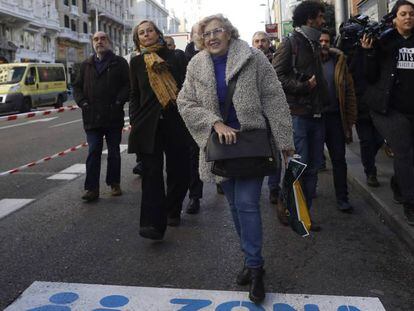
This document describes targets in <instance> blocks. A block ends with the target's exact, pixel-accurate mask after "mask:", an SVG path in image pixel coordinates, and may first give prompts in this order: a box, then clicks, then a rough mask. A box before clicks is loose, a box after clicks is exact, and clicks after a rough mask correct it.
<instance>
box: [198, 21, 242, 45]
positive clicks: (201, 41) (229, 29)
mask: <svg viewBox="0 0 414 311" xmlns="http://www.w3.org/2000/svg"><path fill="white" fill-rule="evenodd" d="M214 20H217V21H219V22H220V23H221V24H222V27H223V28H224V29H225V30H226V31H227V32H228V33H229V34H230V37H231V38H232V39H238V38H239V37H240V35H239V31H238V30H237V28H236V27H234V26H233V24H232V23H231V22H230V21H229V19H228V18H226V17H224V16H223V14H214V15H210V16H207V17H204V18H203V19H202V20H201V21H199V22H198V31H197V36H196V37H195V38H194V43H195V44H196V45H197V47H198V48H199V49H200V50H203V49H205V48H206V46H205V44H204V39H203V37H202V34H203V33H204V29H205V28H206V26H207V25H208V24H209V23H210V22H212V21H214Z"/></svg>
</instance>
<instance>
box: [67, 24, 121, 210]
mask: <svg viewBox="0 0 414 311" xmlns="http://www.w3.org/2000/svg"><path fill="white" fill-rule="evenodd" d="M92 45H93V48H94V50H95V53H94V54H93V55H92V56H90V57H89V58H88V59H87V60H85V61H84V62H83V63H82V65H81V68H80V73H79V76H78V77H77V79H76V81H75V83H74V84H73V90H74V98H75V101H76V103H77V104H78V106H79V107H80V108H81V109H82V118H83V126H84V129H85V132H86V138H87V141H88V145H89V152H88V157H87V159H86V180H85V193H84V194H83V196H82V199H83V200H84V201H86V202H92V201H96V200H97V199H98V198H99V177H100V171H101V155H102V147H103V137H104V136H105V139H106V144H107V147H108V166H107V171H106V183H107V185H109V186H110V187H111V195H112V196H119V195H121V194H122V191H121V187H120V179H121V155H120V150H119V144H120V142H121V138H122V128H123V126H124V104H125V102H126V101H127V100H128V98H129V67H128V63H127V61H126V60H125V59H124V58H122V57H120V56H117V55H115V54H114V53H113V52H112V47H111V41H110V39H109V37H108V35H107V34H106V33H105V32H102V31H98V32H96V33H95V34H94V35H93V38H92Z"/></svg>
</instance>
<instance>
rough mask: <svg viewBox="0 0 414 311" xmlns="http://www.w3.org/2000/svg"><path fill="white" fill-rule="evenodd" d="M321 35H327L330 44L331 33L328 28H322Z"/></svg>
mask: <svg viewBox="0 0 414 311" xmlns="http://www.w3.org/2000/svg"><path fill="white" fill-rule="evenodd" d="M321 34H322V35H328V36H329V40H331V42H332V37H333V36H332V31H331V30H330V29H328V28H322V30H321Z"/></svg>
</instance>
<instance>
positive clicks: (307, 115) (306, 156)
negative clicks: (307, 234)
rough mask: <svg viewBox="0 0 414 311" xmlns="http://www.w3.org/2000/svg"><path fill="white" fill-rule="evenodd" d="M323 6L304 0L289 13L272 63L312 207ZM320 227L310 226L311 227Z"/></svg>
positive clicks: (322, 92)
mask: <svg viewBox="0 0 414 311" xmlns="http://www.w3.org/2000/svg"><path fill="white" fill-rule="evenodd" d="M324 12H325V8H324V6H323V4H322V3H320V2H317V1H304V2H302V3H300V4H299V5H298V6H297V7H296V8H295V11H294V12H293V17H292V19H293V26H294V27H295V30H294V31H293V34H292V36H291V37H289V38H288V39H287V40H285V41H284V42H282V43H281V45H280V46H279V48H278V49H277V50H276V54H275V59H274V62H273V64H274V66H275V69H276V72H277V75H278V77H279V80H280V81H281V83H282V86H283V89H284V91H285V93H286V98H287V101H288V103H289V106H290V111H291V114H292V121H293V127H294V141H295V149H296V153H298V154H299V155H300V156H301V160H302V161H303V162H305V163H306V164H307V165H308V167H307V169H306V171H305V173H304V176H303V179H302V187H303V191H304V194H305V197H306V201H307V204H308V207H309V208H311V207H312V197H314V196H315V192H316V184H317V180H318V175H317V174H318V169H319V168H320V167H321V165H322V161H323V159H322V156H323V145H324V123H323V121H322V118H321V116H322V115H321V113H322V110H323V108H324V107H325V106H326V105H328V104H329V102H328V99H329V93H328V89H327V86H326V80H325V78H324V76H323V70H322V65H321V56H320V44H319V38H320V35H321V32H320V29H321V28H322V26H323V24H324V23H325V19H324ZM318 229H320V227H318V226H316V225H314V226H313V230H315V231H316V230H318Z"/></svg>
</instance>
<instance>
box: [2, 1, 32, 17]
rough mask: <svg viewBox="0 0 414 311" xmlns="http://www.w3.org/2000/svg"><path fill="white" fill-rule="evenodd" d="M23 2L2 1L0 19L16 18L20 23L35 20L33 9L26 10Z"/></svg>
mask: <svg viewBox="0 0 414 311" xmlns="http://www.w3.org/2000/svg"><path fill="white" fill-rule="evenodd" d="M22 2H23V1H21V0H20V1H8V0H0V18H1V19H3V18H4V19H6V18H8V17H9V18H10V17H12V18H15V19H17V20H18V21H20V22H28V21H31V20H32V19H33V9H32V8H24V7H23V3H22Z"/></svg>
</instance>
